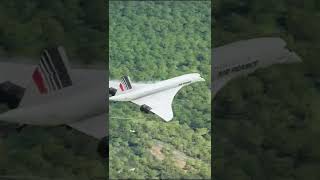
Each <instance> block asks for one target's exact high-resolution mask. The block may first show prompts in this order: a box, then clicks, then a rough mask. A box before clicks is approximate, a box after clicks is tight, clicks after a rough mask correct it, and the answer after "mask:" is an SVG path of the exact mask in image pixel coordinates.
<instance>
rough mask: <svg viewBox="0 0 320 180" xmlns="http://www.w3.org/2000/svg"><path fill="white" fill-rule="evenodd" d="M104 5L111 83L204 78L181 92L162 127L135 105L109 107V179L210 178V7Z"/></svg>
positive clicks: (189, 4)
mask: <svg viewBox="0 0 320 180" xmlns="http://www.w3.org/2000/svg"><path fill="white" fill-rule="evenodd" d="M109 5H110V6H109V13H110V17H109V46H110V47H109V50H110V52H109V53H110V54H109V55H110V61H109V67H110V79H119V78H120V77H121V76H123V75H129V76H130V77H131V79H132V81H159V80H164V79H168V78H172V77H175V76H178V75H182V74H185V73H191V72H199V73H200V74H201V75H202V76H203V77H204V78H205V79H206V82H205V83H195V84H193V85H190V86H187V87H184V88H183V89H181V90H180V91H179V93H178V94H177V95H176V97H175V99H174V102H173V111H174V116H175V117H174V119H173V120H172V121H170V122H168V123H166V122H164V121H163V120H161V119H160V118H158V117H157V116H156V115H149V114H144V113H142V112H140V111H139V107H138V106H136V105H134V104H129V103H111V104H110V111H109V117H110V121H109V124H110V127H109V136H110V142H109V149H110V151H109V176H110V178H113V179H119V178H133V179H169V178H170V179H178V178H191V179H204V178H206V179H210V178H211V105H210V104H211V102H210V99H211V96H210V84H211V82H210V81H211V80H210V69H211V20H210V19H211V4H210V1H202V2H200V1H193V2H183V1H176V2H168V1H166V2H152V1H143V2H137V1H132V2H128V1H126V2H121V1H118V2H116V1H111V2H110V3H109Z"/></svg>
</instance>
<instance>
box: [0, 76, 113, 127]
mask: <svg viewBox="0 0 320 180" xmlns="http://www.w3.org/2000/svg"><path fill="white" fill-rule="evenodd" d="M81 73H83V72H80V71H79V72H77V71H75V74H74V75H75V76H74V78H75V79H76V81H75V82H81V83H80V84H75V85H74V86H72V87H68V88H65V89H63V91H57V93H56V94H54V96H52V97H50V98H49V99H47V100H46V101H38V102H37V103H35V104H31V105H26V106H22V107H18V108H17V109H14V110H10V111H7V112H5V113H3V114H1V115H0V119H1V121H6V122H12V123H19V124H30V125H43V126H46V125H48V126H51V125H52V126H54V125H62V124H68V123H72V122H77V121H81V120H84V119H88V118H92V117H95V116H99V115H103V114H105V115H106V116H107V102H106V100H107V99H106V98H107V94H106V86H105V82H106V81H107V80H106V75H105V74H106V72H104V71H97V72H96V80H97V81H95V82H92V80H91V82H89V81H90V79H85V78H83V76H80V74H81ZM77 74H79V76H77ZM80 77H82V79H81V80H80V79H79V80H78V79H77V78H80Z"/></svg>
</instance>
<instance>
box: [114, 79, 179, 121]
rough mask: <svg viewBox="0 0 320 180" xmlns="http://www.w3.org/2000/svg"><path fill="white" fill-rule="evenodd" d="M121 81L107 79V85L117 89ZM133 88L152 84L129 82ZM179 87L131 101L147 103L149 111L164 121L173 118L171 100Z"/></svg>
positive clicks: (140, 104)
mask: <svg viewBox="0 0 320 180" xmlns="http://www.w3.org/2000/svg"><path fill="white" fill-rule="evenodd" d="M120 83H121V81H117V80H112V81H109V87H112V88H115V89H118V91H120V90H119V84H120ZM131 84H132V87H133V88H134V89H139V88H142V87H145V86H152V84H144V83H131ZM180 89H181V86H180V87H177V88H173V89H169V90H165V91H161V92H159V93H155V94H152V95H149V96H145V97H142V98H138V99H135V100H133V101H131V102H133V103H135V104H137V105H139V106H142V105H147V106H149V107H150V108H151V110H150V111H151V112H153V113H155V114H156V115H158V116H159V117H161V118H162V119H164V120H165V121H170V120H171V119H172V118H173V111H172V101H173V99H174V96H175V95H176V94H177V93H178V91H179V90H180Z"/></svg>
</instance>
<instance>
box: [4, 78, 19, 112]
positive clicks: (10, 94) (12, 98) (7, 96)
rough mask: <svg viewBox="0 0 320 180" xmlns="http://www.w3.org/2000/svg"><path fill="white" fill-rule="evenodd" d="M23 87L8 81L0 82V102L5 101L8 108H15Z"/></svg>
mask: <svg viewBox="0 0 320 180" xmlns="http://www.w3.org/2000/svg"><path fill="white" fill-rule="evenodd" d="M24 92H25V88H23V87H20V86H18V85H15V84H13V83H11V82H9V81H6V82H4V83H1V84H0V103H6V104H7V105H8V107H9V108H10V109H15V108H17V107H18V106H19V103H20V101H21V99H22V97H23V95H24Z"/></svg>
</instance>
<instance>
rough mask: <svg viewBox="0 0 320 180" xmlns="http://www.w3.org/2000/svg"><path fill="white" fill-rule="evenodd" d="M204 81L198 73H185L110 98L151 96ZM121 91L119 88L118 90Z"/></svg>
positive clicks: (119, 99) (130, 98) (117, 99)
mask: <svg viewBox="0 0 320 180" xmlns="http://www.w3.org/2000/svg"><path fill="white" fill-rule="evenodd" d="M198 81H204V79H203V78H201V77H200V74H198V73H191V74H185V75H182V76H178V77H174V78H171V79H168V80H164V81H160V82H157V83H154V84H146V85H145V86H142V87H139V88H135V87H134V85H133V88H132V89H130V90H128V91H126V92H124V93H119V94H118V93H117V94H116V95H115V96H112V97H110V98H109V100H111V101H132V100H135V99H138V98H141V97H145V96H149V95H151V94H155V93H158V92H161V91H165V90H168V89H172V88H176V87H179V86H185V85H188V84H191V83H194V82H198ZM118 91H119V90H118Z"/></svg>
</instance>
